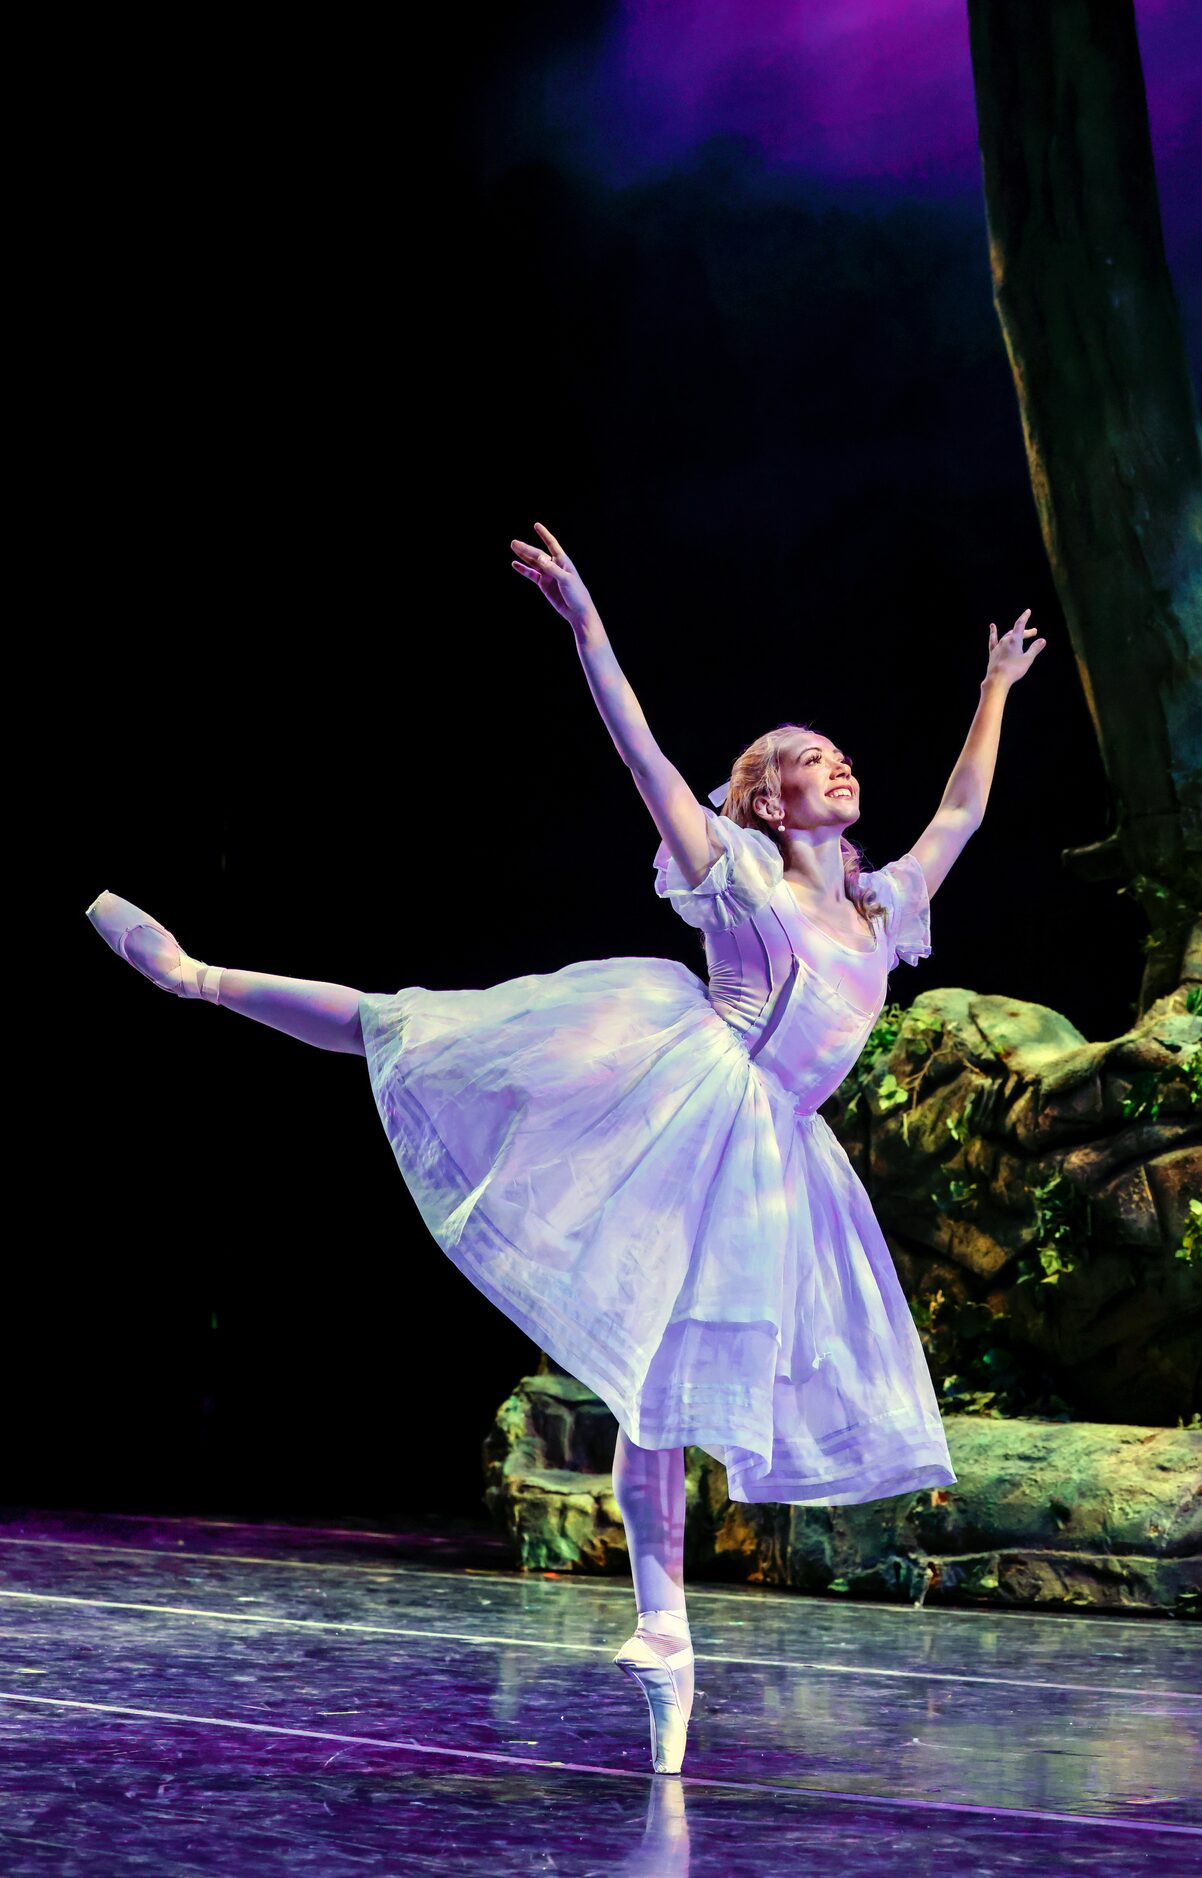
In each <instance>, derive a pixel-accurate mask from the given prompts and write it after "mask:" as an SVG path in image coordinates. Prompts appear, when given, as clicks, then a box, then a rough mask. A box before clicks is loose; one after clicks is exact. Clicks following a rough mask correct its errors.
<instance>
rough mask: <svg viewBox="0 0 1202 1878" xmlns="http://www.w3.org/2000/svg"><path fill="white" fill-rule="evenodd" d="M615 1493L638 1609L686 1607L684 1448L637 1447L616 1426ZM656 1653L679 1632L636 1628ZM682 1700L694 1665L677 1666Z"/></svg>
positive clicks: (688, 1697)
mask: <svg viewBox="0 0 1202 1878" xmlns="http://www.w3.org/2000/svg"><path fill="white" fill-rule="evenodd" d="M613 1482H614V1498H615V1500H616V1501H617V1502H618V1511H619V1512H620V1513H621V1515H622V1524H623V1525H624V1526H625V1528H626V1545H627V1549H628V1551H629V1553H630V1575H631V1577H632V1578H633V1579H634V1596H635V1603H636V1605H637V1608H638V1609H639V1610H640V1611H679V1612H680V1614H681V1616H682V1617H684V1616H686V1615H687V1613H686V1611H685V1596H684V1516H685V1495H684V1449H683V1448H640V1447H636V1446H635V1443H634V1442H633V1441H631V1440H630V1438H629V1437H628V1436H627V1434H626V1432H625V1430H624V1429H621V1428H619V1430H618V1439H617V1442H616V1444H615V1446H614V1467H613ZM638 1634H639V1635H640V1636H641V1637H644V1638H645V1639H646V1641H647V1642H648V1643H649V1644H650V1645H651V1648H652V1649H653V1650H656V1651H657V1652H658V1653H659V1655H660V1656H671V1655H672V1654H673V1652H674V1651H676V1650H679V1648H680V1638H679V1637H669V1636H666V1635H657V1634H656V1633H655V1632H653V1631H648V1630H643V1629H642V1628H640V1630H639V1633H638ZM675 1676H676V1681H677V1684H678V1687H679V1689H680V1698H681V1706H682V1708H683V1709H684V1712H685V1715H686V1716H687V1715H688V1714H689V1711H690V1709H691V1707H692V1701H693V1666H692V1664H691V1663H690V1664H688V1665H687V1666H686V1667H685V1668H683V1669H677V1670H676V1671H675Z"/></svg>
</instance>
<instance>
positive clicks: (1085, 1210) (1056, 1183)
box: [1016, 1174, 1093, 1285]
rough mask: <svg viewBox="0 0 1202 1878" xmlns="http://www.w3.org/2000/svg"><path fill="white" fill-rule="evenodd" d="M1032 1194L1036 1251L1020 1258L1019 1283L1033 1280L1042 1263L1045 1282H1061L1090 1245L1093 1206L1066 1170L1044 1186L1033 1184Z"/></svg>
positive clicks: (1051, 1283) (1074, 1269) (1074, 1267)
mask: <svg viewBox="0 0 1202 1878" xmlns="http://www.w3.org/2000/svg"><path fill="white" fill-rule="evenodd" d="M1031 1197H1032V1199H1033V1200H1034V1202H1035V1232H1034V1236H1033V1242H1032V1255H1031V1256H1029V1257H1027V1258H1023V1259H1020V1260H1019V1262H1018V1277H1017V1280H1016V1283H1018V1284H1020V1285H1022V1284H1027V1283H1029V1282H1030V1281H1031V1280H1033V1279H1034V1278H1035V1276H1036V1271H1037V1268H1039V1267H1041V1268H1042V1270H1043V1277H1042V1278H1040V1280H1039V1283H1040V1284H1041V1285H1055V1284H1059V1282H1060V1280H1061V1278H1063V1277H1067V1275H1068V1274H1069V1273H1070V1272H1075V1271H1076V1269H1077V1267H1078V1265H1079V1264H1080V1262H1081V1258H1082V1257H1083V1256H1084V1254H1085V1252H1086V1250H1087V1248H1088V1245H1089V1239H1090V1234H1091V1232H1092V1230H1093V1208H1092V1207H1091V1205H1090V1202H1089V1196H1088V1194H1085V1193H1083V1192H1082V1190H1081V1189H1080V1188H1079V1187H1075V1186H1074V1185H1073V1184H1072V1182H1071V1181H1068V1180H1065V1178H1064V1176H1063V1175H1062V1174H1053V1175H1052V1177H1051V1179H1050V1180H1047V1181H1045V1182H1044V1184H1043V1185H1042V1186H1041V1187H1039V1186H1035V1187H1032V1188H1031Z"/></svg>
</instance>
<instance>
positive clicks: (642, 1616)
mask: <svg viewBox="0 0 1202 1878" xmlns="http://www.w3.org/2000/svg"><path fill="white" fill-rule="evenodd" d="M639 1629H640V1630H649V1631H651V1632H652V1634H653V1635H656V1636H667V1637H683V1638H684V1640H685V1643H684V1648H683V1649H680V1650H675V1651H673V1653H672V1654H671V1655H670V1656H660V1655H659V1653H658V1652H657V1651H655V1650H653V1649H652V1648H651V1646H650V1644H649V1643H645V1642H644V1641H643V1639H642V1637H640V1636H639V1635H638V1633H637V1631H636V1633H635V1635H634V1636H633V1637H630V1638H629V1639H628V1640H627V1641H626V1642H625V1643H624V1644H623V1645H622V1647H621V1649H620V1650H619V1651H618V1653H617V1655H616V1656H615V1657H614V1658H613V1661H614V1662H615V1663H616V1664H617V1666H618V1668H619V1669H620V1670H621V1671H622V1672H623V1674H625V1675H627V1676H629V1677H630V1678H631V1680H632V1681H633V1682H637V1683H638V1685H639V1687H640V1688H641V1689H642V1691H643V1694H644V1695H645V1696H646V1698H647V1708H648V1710H649V1711H650V1716H651V1764H652V1766H653V1768H654V1769H655V1772H656V1773H657V1774H678V1773H679V1772H680V1768H681V1763H682V1761H683V1760H684V1749H685V1739H686V1736H687V1734H688V1726H689V1724H688V1722H687V1721H686V1719H685V1714H684V1710H683V1709H682V1708H681V1706H680V1694H679V1691H678V1689H677V1686H676V1676H675V1673H674V1672H675V1671H676V1670H677V1669H682V1668H683V1667H684V1666H685V1664H686V1663H691V1662H692V1661H693V1646H692V1643H691V1641H690V1640H689V1638H690V1632H689V1620H688V1618H687V1617H685V1616H684V1615H683V1614H682V1613H681V1612H680V1611H640V1612H639Z"/></svg>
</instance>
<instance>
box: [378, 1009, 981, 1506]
mask: <svg viewBox="0 0 1202 1878" xmlns="http://www.w3.org/2000/svg"><path fill="white" fill-rule="evenodd" d="M368 1002H369V1000H368V999H366V998H365V999H364V1003H365V1004H367V1003H368ZM364 1039H365V1042H366V1043H367V1046H368V1066H369V1070H371V1072H372V1073H371V1082H372V1090H373V1095H374V1097H375V1101H376V1106H377V1108H378V1110H379V1114H380V1118H381V1121H382V1122H383V1124H384V1129H385V1132H386V1134H387V1136H388V1139H389V1142H390V1145H391V1147H392V1150H393V1154H394V1156H395V1158H396V1161H397V1165H398V1167H399V1168H400V1171H401V1174H402V1176H403V1178H404V1180H405V1183H406V1186H407V1187H408V1189H409V1192H410V1194H411V1196H412V1198H413V1200H414V1201H415V1203H416V1205H417V1208H418V1211H419V1213H420V1214H421V1216H422V1219H423V1221H424V1223H425V1225H426V1227H427V1229H428V1231H429V1232H430V1234H431V1236H432V1237H433V1238H434V1240H435V1241H436V1243H437V1244H438V1245H439V1247H440V1248H441V1250H442V1251H443V1253H444V1254H445V1256H446V1257H447V1258H449V1259H450V1260H451V1262H452V1264H454V1265H455V1267H456V1268H457V1270H459V1271H460V1272H462V1273H463V1275H464V1277H465V1278H467V1279H468V1281H469V1282H470V1283H471V1284H473V1285H474V1286H475V1287H476V1289H477V1290H478V1291H479V1292H481V1294H482V1295H483V1296H484V1297H486V1298H487V1299H488V1300H489V1302H490V1303H492V1304H494V1305H495V1306H496V1308H497V1309H498V1310H500V1311H501V1312H502V1313H503V1314H504V1315H505V1316H506V1317H508V1318H509V1320H510V1321H511V1322H512V1323H514V1324H516V1325H517V1327H518V1329H519V1330H522V1331H524V1332H525V1334H526V1335H527V1336H528V1337H529V1338H530V1340H531V1342H532V1343H534V1344H535V1345H536V1346H537V1347H538V1348H539V1349H541V1350H545V1351H546V1353H547V1355H548V1356H550V1357H551V1358H552V1360H553V1361H554V1362H556V1363H558V1364H559V1365H560V1366H561V1368H563V1369H564V1370H566V1371H567V1373H568V1374H569V1375H570V1376H573V1377H574V1378H575V1379H576V1380H577V1381H578V1382H580V1383H582V1384H583V1385H584V1387H585V1388H587V1389H591V1390H592V1391H593V1393H594V1394H595V1395H596V1396H597V1397H598V1399H599V1400H600V1401H602V1402H604V1403H605V1405H606V1407H607V1408H608V1409H609V1411H610V1413H611V1414H612V1415H613V1417H614V1419H615V1421H616V1422H617V1424H618V1427H619V1428H620V1429H621V1430H622V1431H623V1433H625V1434H626V1436H627V1438H628V1439H629V1440H630V1441H632V1442H634V1443H635V1445H636V1446H638V1447H644V1448H655V1449H674V1448H680V1447H698V1448H701V1449H702V1450H703V1451H704V1452H705V1453H707V1454H710V1455H711V1456H712V1457H713V1458H714V1459H715V1460H717V1461H719V1462H720V1463H721V1464H722V1465H723V1466H724V1467H725V1469H726V1474H727V1491H728V1495H729V1498H730V1499H731V1500H732V1501H738V1502H741V1503H743V1504H763V1503H772V1504H778V1505H811V1504H823V1505H859V1504H863V1503H864V1502H866V1501H870V1500H876V1499H884V1498H889V1497H892V1496H894V1495H899V1494H903V1493H908V1492H916V1491H921V1490H923V1489H925V1488H930V1487H940V1486H952V1485H954V1484H955V1482H956V1476H955V1474H954V1473H953V1471H952V1469H951V1466H950V1461H949V1456H948V1452H947V1446H946V1440H945V1437H944V1435H943V1430H942V1425H941V1424H938V1425H936V1426H932V1425H931V1424H930V1423H929V1422H926V1421H922V1420H921V1419H920V1418H919V1417H916V1415H915V1406H914V1405H913V1404H910V1405H909V1406H908V1407H906V1408H904V1409H898V1410H893V1411H889V1412H888V1413H886V1414H885V1415H883V1416H881V1417H880V1418H878V1419H877V1420H875V1421H874V1420H872V1419H866V1420H865V1421H863V1422H861V1423H859V1424H857V1425H856V1426H855V1427H853V1428H845V1429H842V1430H840V1431H839V1432H838V1434H836V1435H834V1436H831V1437H827V1438H825V1439H824V1438H823V1437H817V1438H811V1439H809V1440H807V1442H806V1443H805V1448H806V1452H805V1454H804V1455H799V1454H794V1455H793V1456H790V1455H789V1454H788V1449H789V1447H790V1445H792V1444H790V1442H789V1441H787V1440H783V1439H782V1438H781V1437H780V1436H779V1435H777V1434H776V1433H775V1430H774V1425H773V1421H772V1406H771V1395H772V1389H773V1386H774V1385H773V1382H772V1379H771V1377H770V1376H768V1375H767V1374H766V1375H765V1383H766V1385H767V1387H766V1389H763V1388H760V1389H756V1390H752V1389H750V1388H748V1387H747V1386H742V1387H740V1386H739V1385H737V1384H731V1383H726V1384H722V1385H718V1386H715V1385H713V1384H689V1383H687V1382H685V1383H683V1384H681V1385H678V1386H675V1387H673V1388H672V1389H671V1390H670V1391H668V1392H665V1393H661V1395H660V1399H659V1400H658V1401H656V1402H654V1405H651V1404H644V1403H643V1401H642V1400H641V1398H642V1395H643V1391H644V1387H645V1385H646V1384H647V1383H648V1381H649V1375H648V1370H649V1364H650V1362H652V1361H653V1360H654V1353H652V1356H651V1358H650V1359H649V1358H648V1355H647V1353H646V1352H645V1351H643V1350H640V1349H639V1348H637V1347H636V1346H634V1345H632V1344H631V1342H630V1339H629V1337H628V1336H627V1335H626V1333H625V1330H624V1326H623V1325H622V1323H621V1322H620V1320H619V1319H617V1318H615V1317H613V1316H611V1315H609V1314H607V1313H604V1312H598V1311H596V1310H592V1311H589V1312H588V1313H587V1314H585V1313H579V1314H578V1313H577V1312H575V1311H574V1310H573V1309H572V1308H571V1307H572V1303H573V1297H572V1283H573V1280H572V1274H571V1272H570V1271H566V1272H562V1273H561V1272H555V1271H552V1270H547V1269H540V1270H539V1272H538V1274H537V1278H538V1287H539V1288H538V1289H537V1290H535V1289H534V1288H533V1286H532V1285H531V1284H530V1283H528V1282H527V1280H526V1276H525V1274H524V1272H523V1269H522V1268H523V1266H524V1265H525V1264H528V1263H529V1260H528V1259H527V1258H526V1255H524V1254H523V1253H522V1251H521V1249H520V1248H519V1247H517V1246H515V1245H514V1244H513V1243H512V1242H511V1241H510V1240H509V1239H508V1238H507V1237H506V1235H505V1234H504V1233H502V1232H501V1231H500V1230H499V1228H497V1227H496V1226H495V1225H494V1223H493V1222H492V1221H491V1220H490V1219H489V1217H488V1215H487V1213H486V1212H485V1211H484V1209H483V1206H482V1205H481V1202H480V1200H479V1199H478V1198H477V1199H476V1200H475V1204H473V1205H472V1206H471V1207H470V1210H469V1211H468V1212H467V1213H466V1215H464V1216H461V1217H459V1218H458V1221H457V1229H456V1233H455V1236H454V1237H451V1236H450V1235H448V1234H447V1233H446V1232H444V1231H443V1230H440V1222H442V1221H443V1220H444V1219H445V1218H446V1217H447V1216H448V1208H447V1199H448V1192H447V1189H448V1185H449V1184H450V1183H451V1182H453V1183H454V1184H455V1186H456V1187H457V1189H458V1200H459V1205H458V1206H456V1207H455V1208H454V1209H453V1211H452V1213H451V1215H450V1216H451V1217H455V1216H456V1215H458V1214H459V1212H460V1207H461V1206H462V1205H463V1203H465V1202H467V1201H469V1200H471V1198H472V1196H473V1192H474V1187H473V1183H472V1182H471V1181H469V1180H468V1179H467V1177H466V1176H465V1175H464V1173H463V1170H462V1169H461V1168H460V1167H459V1165H458V1163H457V1162H456V1160H455V1158H454V1156H453V1155H452V1153H451V1152H450V1150H449V1148H448V1147H447V1144H446V1143H445V1141H444V1140H443V1139H442V1137H441V1136H440V1134H439V1133H438V1130H437V1129H436V1128H435V1126H434V1124H433V1122H432V1120H431V1118H430V1117H429V1115H428V1114H427V1113H426V1111H425V1109H424V1108H423V1106H422V1104H421V1103H420V1102H419V1100H418V1099H417V1097H416V1096H415V1095H414V1093H413V1091H412V1090H411V1089H410V1088H409V1087H407V1086H406V1084H405V1082H404V1080H403V1078H402V1076H401V1074H400V1072H399V1070H398V1068H397V1067H396V1066H395V1064H394V1065H392V1066H390V1067H389V1069H388V1070H387V1071H386V1072H384V1073H381V1069H382V1065H381V1063H380V1059H379V1055H378V1053H377V1049H376V1047H374V1046H378V1044H379V1042H380V1038H379V1037H378V1036H377V1034H376V1033H375V1031H374V1029H373V1028H372V1027H371V1026H370V1025H369V1024H368V1023H367V1022H365V1023H364ZM424 1169H436V1170H437V1178H436V1179H434V1180H427V1178H426V1177H425V1174H424V1172H423V1170H424ZM670 1328H671V1327H670ZM766 1334H767V1335H768V1337H769V1340H770V1341H771V1342H772V1343H773V1344H775V1345H779V1334H778V1333H777V1332H776V1331H775V1330H774V1329H772V1328H771V1327H766ZM775 1386H777V1387H788V1386H790V1385H789V1383H788V1379H779V1378H778V1380H777V1383H776V1385H775ZM665 1394H666V1399H665ZM906 1423H908V1426H906V1425H905V1424H906ZM828 1442H829V1445H830V1447H831V1449H832V1452H831V1453H830V1455H829V1466H830V1471H829V1472H828V1471H827V1470H826V1468H823V1467H822V1466H821V1465H820V1464H819V1465H818V1466H817V1467H816V1466H815V1454H814V1449H817V1450H819V1452H821V1451H822V1449H823V1448H824V1446H825V1445H826V1444H827V1443H828ZM837 1450H842V1452H841V1453H839V1452H837ZM853 1456H855V1457H856V1460H855V1464H854V1465H850V1466H849V1462H851V1461H852V1460H853Z"/></svg>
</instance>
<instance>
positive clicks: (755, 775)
mask: <svg viewBox="0 0 1202 1878" xmlns="http://www.w3.org/2000/svg"><path fill="white" fill-rule="evenodd" d="M813 734H814V730H813V725H812V724H778V725H777V726H776V728H775V730H766V731H765V732H764V734H763V736H762V737H757V738H756V740H755V742H754V743H749V744H748V746H747V748H746V749H745V750H743V751H742V752H741V753H740V754H739V755H738V756H737V757H736V758H735V760H734V763H733V765H732V766H731V772H730V792H729V794H728V795H727V798H726V801H725V802H724V803H723V805H722V808H721V811H720V813H721V814H723V815H726V816H728V817H729V818H730V820H731V821H732V822H737V823H738V825H739V827H740V828H758V829H759V830H760V831H761V833H763V834H765V835H768V836H770V837H771V839H772V840H773V841H774V842H775V844H776V847H777V849H778V851H779V853H780V857H781V860H782V861H783V862H784V864H785V865H786V866H788V862H789V851H788V845H787V843H786V841H785V839H784V837H783V836H782V835H780V834H779V833H778V832H777V830H776V828H775V827H774V826H773V824H772V823H771V822H767V821H765V820H764V818H763V816H761V815H757V814H756V812H755V809H754V808H753V807H752V804H753V803H754V801H755V798H756V797H757V796H779V795H780V793H781V783H780V758H781V753H782V751H783V750H784V749H785V748H786V746H787V745H789V744H791V743H792V742H793V741H794V740H795V739H796V738H797V737H799V736H812V735H813ZM839 851H840V853H841V855H842V857H843V891H844V892H845V893H846V895H847V897H848V899H849V900H850V901H851V902H852V904H853V906H855V908H856V909H857V911H858V912H860V913H861V914H862V915H863V917H864V918H865V919H868V920H871V919H875V918H876V917H877V916H878V915H879V914H883V913H884V912H885V907H884V906H883V905H882V903H881V901H880V900H878V899H877V897H876V895H875V894H874V893H873V891H872V888H871V887H870V886H869V885H868V884H867V882H864V881H863V880H862V875H863V872H864V856H863V850H862V849H860V848H858V847H857V846H856V844H855V842H854V841H851V840H849V839H848V837H847V836H846V835H841V836H840V837H839Z"/></svg>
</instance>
